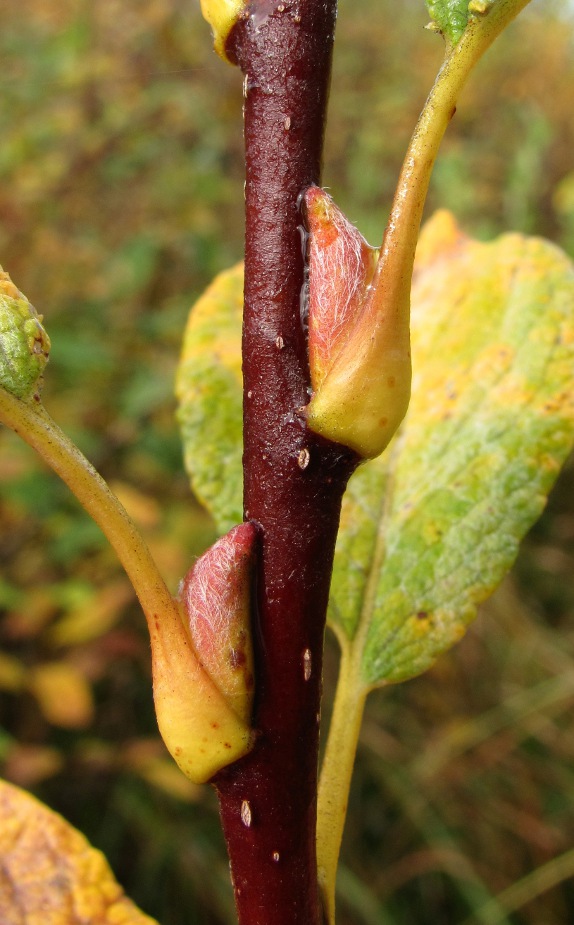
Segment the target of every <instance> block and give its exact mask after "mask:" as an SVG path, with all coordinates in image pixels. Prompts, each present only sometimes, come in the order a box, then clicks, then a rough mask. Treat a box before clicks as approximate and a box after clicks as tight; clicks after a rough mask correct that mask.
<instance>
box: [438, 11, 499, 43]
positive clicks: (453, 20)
mask: <svg viewBox="0 0 574 925" xmlns="http://www.w3.org/2000/svg"><path fill="white" fill-rule="evenodd" d="M425 2H426V5H427V9H428V11H429V13H430V16H431V18H432V20H431V23H430V24H429V28H430V29H432V30H433V31H435V32H440V33H442V35H444V37H445V38H446V40H447V42H448V44H449V45H451V46H454V45H456V44H457V43H458V42H459V40H460V39H461V37H462V34H463V32H464V30H465V29H466V27H467V25H468V23H469V22H470V21H471V20H472V19H474V18H477V17H480V16H484V15H485V14H486V13H488V12H489V11H490V9H491V8H492V7H493V6H494V4H495V3H496V2H497V0H470V3H469V0H425Z"/></svg>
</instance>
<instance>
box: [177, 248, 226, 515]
mask: <svg viewBox="0 0 574 925" xmlns="http://www.w3.org/2000/svg"><path fill="white" fill-rule="evenodd" d="M242 312H243V264H242V263H239V264H237V265H236V266H234V267H232V268H231V269H230V270H225V271H224V272H223V273H220V274H219V275H218V276H216V278H215V279H214V281H213V282H212V283H211V285H210V286H209V288H208V289H207V290H206V291H205V293H204V294H203V295H202V296H201V297H200V298H199V300H198V301H197V302H196V304H195V305H194V306H193V308H192V310H191V313H190V315H189V320H188V324H187V329H186V333H185V338H184V344H183V352H182V356H181V361H180V365H179V369H178V373H177V382H176V392H177V397H178V400H179V411H178V418H179V423H180V427H181V433H182V439H183V446H184V457H185V464H186V468H187V471H188V473H189V475H190V478H191V484H192V488H193V490H194V492H195V494H196V495H197V497H198V498H199V500H200V501H201V502H202V503H203V504H204V505H205V507H206V508H207V510H208V511H209V512H210V513H211V514H212V516H213V518H214V520H215V523H216V526H217V528H218V530H219V531H220V532H221V533H227V531H228V530H230V529H231V527H233V526H234V525H235V524H237V523H241V521H242V520H243V512H242V496H243V473H242V467H241V455H242V450H243V441H242V375H241V319H242Z"/></svg>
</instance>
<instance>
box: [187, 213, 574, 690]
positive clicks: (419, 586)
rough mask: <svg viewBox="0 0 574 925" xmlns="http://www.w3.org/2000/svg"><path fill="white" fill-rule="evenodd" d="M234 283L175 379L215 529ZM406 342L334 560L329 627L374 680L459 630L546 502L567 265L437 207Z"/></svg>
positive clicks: (567, 439) (233, 467) (558, 407)
mask: <svg viewBox="0 0 574 925" xmlns="http://www.w3.org/2000/svg"><path fill="white" fill-rule="evenodd" d="M241 291H242V282H241V271H240V268H239V267H236V268H234V269H233V270H232V271H228V273H227V274H221V276H219V277H218V278H217V279H216V280H215V282H214V283H213V285H212V287H210V289H209V290H208V292H207V293H206V295H205V296H204V297H203V298H202V299H201V300H200V302H199V303H198V305H197V306H196V308H195V309H194V312H192V315H191V318H190V322H189V326H188V332H187V335H188V339H187V342H186V351H184V369H185V368H186V363H187V371H186V376H187V377H188V378H187V379H186V380H184V378H183V371H182V372H181V373H180V380H179V381H180V395H182V394H183V395H184V397H185V403H184V405H183V406H182V409H181V411H180V414H181V418H182V422H183V421H185V420H186V419H189V418H191V419H192V420H193V426H192V427H189V426H188V427H187V428H185V427H184V436H185V437H186V458H187V459H188V464H189V467H190V469H191V471H194V468H195V476H194V478H193V485H194V488H195V489H196V491H197V492H198V494H199V495H200V497H201V498H202V499H203V501H204V502H205V503H206V505H207V507H208V508H209V510H211V512H212V513H213V514H214V516H215V518H216V520H217V522H218V524H219V526H220V529H221V530H223V529H228V527H229V525H230V524H233V523H235V522H237V520H238V519H239V516H240V511H241V372H240V313H241ZM226 299H227V304H225V300H226ZM194 313H197V314H195V317H194ZM219 327H220V328H221V334H220V331H219V330H218V328H219ZM190 347H191V348H192V349H190ZM412 349H413V395H412V399H411V406H410V409H409V412H408V414H407V417H406V419H405V422H404V424H403V426H402V428H401V430H400V432H399V435H398V436H397V438H396V439H395V440H394V441H393V443H392V444H391V445H390V446H389V448H388V450H387V451H386V452H385V453H384V454H383V455H382V456H381V457H379V458H378V459H376V460H373V461H372V462H369V463H367V464H365V465H363V466H361V468H360V469H359V470H358V472H357V473H356V474H355V475H354V476H353V478H352V479H351V482H350V484H349V488H348V490H347V493H346V495H345V499H344V501H343V509H342V515H341V526H340V530H339V537H338V540H337V549H336V554H335V568H334V573H333V584H332V588H331V600H330V612H329V620H330V623H331V625H332V626H333V628H334V629H335V630H336V632H337V634H338V635H339V637H340V638H341V639H342V640H343V641H345V642H346V643H347V644H348V643H351V644H352V645H353V646H354V647H355V654H356V657H357V658H359V659H360V661H361V663H362V679H363V683H364V685H365V687H370V686H376V685H378V684H382V683H385V682H396V681H400V680H403V679H406V678H408V677H412V676H413V675H416V674H418V673H420V672H422V671H424V670H426V668H428V667H430V665H432V664H433V662H434V661H435V659H436V658H437V657H438V655H439V654H440V653H442V652H444V651H446V650H447V649H448V648H449V647H450V646H451V645H452V644H453V643H454V642H456V641H457V640H458V639H460V638H461V636H462V635H463V634H464V632H465V629H466V627H467V626H468V624H469V623H470V622H471V620H472V619H473V617H474V616H475V613H476V607H477V605H478V604H479V603H480V602H481V601H483V600H484V599H485V598H487V597H488V596H489V594H490V593H491V592H492V591H493V590H494V588H495V587H496V586H497V584H498V583H499V582H500V580H501V579H502V577H503V576H504V574H505V573H506V572H507V571H508V569H509V568H510V566H511V565H512V563H513V561H514V559H515V557H516V554H517V550H518V545H519V542H520V540H521V538H522V537H523V536H524V534H525V533H526V531H527V530H528V529H529V527H530V526H531V525H532V524H533V523H534V521H535V520H536V519H537V517H538V516H539V515H540V513H541V511H542V509H543V507H544V504H545V500H546V496H547V494H548V491H549V490H550V488H551V487H552V484H553V482H554V480H555V478H556V476H557V475H558V472H559V470H560V467H561V465H562V463H563V462H564V460H565V458H566V456H567V454H568V452H569V450H570V449H571V447H572V444H573V442H574V390H573V387H572V381H573V371H574V270H573V268H572V264H571V263H570V261H569V260H568V258H567V257H566V256H565V255H564V254H563V253H562V252H561V251H560V250H558V249H557V248H556V247H554V246H553V245H552V244H549V243H548V242H545V241H542V240H540V239H536V238H527V237H524V236H521V235H516V234H507V235H503V236H502V237H501V238H499V239H497V240H496V241H493V242H491V243H486V244H485V243H481V242H477V241H472V240H470V239H468V238H466V237H465V236H464V235H462V233H461V232H460V231H459V229H458V228H457V227H456V225H455V223H454V220H453V219H452V217H451V216H450V215H449V214H448V213H444V212H441V213H437V215H436V216H435V217H434V218H433V219H432V220H431V222H429V223H428V224H427V226H426V228H425V229H424V230H423V233H422V236H421V240H420V241H419V246H418V250H417V260H416V265H415V278H414V285H413V293H412ZM194 357H196V358H197V362H196V364H194V362H193V358H194ZM194 369H196V370H197V371H196V372H195V373H194V372H193V370H194ZM210 370H211V373H210ZM189 377H192V383H193V384H192V385H190V378H189ZM184 381H186V382H187V386H186V389H185V390H184V388H183V387H182V382H184ZM192 400H193V401H195V402H196V407H195V408H191V402H192ZM204 416H206V417H207V420H205V419H204ZM219 447H221V449H222V453H223V459H221V460H218V449H219Z"/></svg>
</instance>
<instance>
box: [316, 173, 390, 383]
mask: <svg viewBox="0 0 574 925" xmlns="http://www.w3.org/2000/svg"><path fill="white" fill-rule="evenodd" d="M305 210H306V217H307V225H308V228H309V253H308V260H309V366H310V371H311V385H312V386H313V388H314V389H318V388H319V386H320V385H321V383H322V382H323V379H324V378H325V376H326V374H327V372H328V371H329V369H330V367H331V366H332V363H333V358H334V356H335V355H336V354H337V351H338V350H339V348H340V347H341V344H342V343H343V342H344V341H345V338H346V336H347V334H348V332H349V330H350V328H352V326H353V324H354V323H355V319H356V317H357V315H358V313H359V310H360V308H361V305H362V303H363V300H364V297H365V292H366V290H367V287H368V285H369V283H370V282H371V280H372V278H373V273H374V272H375V267H376V265H377V259H378V256H379V252H378V250H377V249H376V248H375V247H370V245H369V244H367V242H366V241H365V239H364V237H363V236H362V234H361V233H360V232H359V231H358V229H357V228H355V226H354V225H352V224H351V223H350V221H349V220H348V219H347V218H346V216H345V215H343V213H342V212H341V210H340V209H339V207H338V206H337V205H336V204H335V203H334V202H333V200H332V199H331V197H330V196H329V195H328V193H326V192H325V191H324V190H322V189H320V188H319V187H317V186H311V187H310V188H309V189H308V190H307V191H306V193H305Z"/></svg>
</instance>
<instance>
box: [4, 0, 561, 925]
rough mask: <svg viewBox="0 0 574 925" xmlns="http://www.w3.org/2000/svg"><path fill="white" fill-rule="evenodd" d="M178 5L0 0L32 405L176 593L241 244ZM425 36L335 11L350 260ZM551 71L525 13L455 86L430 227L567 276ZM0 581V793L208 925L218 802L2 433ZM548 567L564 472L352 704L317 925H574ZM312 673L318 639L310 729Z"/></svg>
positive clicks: (383, 183) (75, 534)
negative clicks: (232, 269)
mask: <svg viewBox="0 0 574 925" xmlns="http://www.w3.org/2000/svg"><path fill="white" fill-rule="evenodd" d="M197 6H198V5H194V4H193V3H189V2H187V0H186V2H185V3H184V2H181V0H138V2H137V3H136V2H135V0H105V2H101V3H92V2H89V0H81V2H78V0H48V2H47V0H19V2H16V0H4V3H3V4H2V11H1V13H0V22H1V25H2V28H1V29H0V59H1V60H2V71H1V74H0V262H1V263H2V264H3V266H4V267H5V269H7V270H8V271H9V272H10V274H11V275H12V278H13V279H14V280H15V282H16V284H17V285H18V286H19V287H20V288H21V289H22V290H23V291H24V292H25V293H26V295H27V296H28V297H29V298H30V300H31V301H32V303H33V304H34V305H35V306H36V308H37V309H38V311H40V312H42V313H43V314H44V316H45V322H46V326H47V329H48V331H49V334H50V336H51V339H52V345H53V346H52V359H51V363H50V365H49V367H48V371H47V376H46V387H45V403H46V405H47V407H48V409H49V410H50V412H51V413H52V414H53V416H54V417H55V418H56V420H57V421H58V422H59V423H60V424H61V425H62V426H63V427H64V429H66V430H68V432H69V433H70V434H71V436H72V437H73V438H74V439H75V440H76V441H77V442H78V443H79V445H80V446H81V447H82V449H83V450H84V451H85V452H86V453H87V455H88V456H89V457H90V458H91V459H92V461H93V462H94V463H95V464H96V465H97V466H98V468H99V469H100V470H101V471H102V472H103V474H104V475H105V476H106V478H107V479H108V480H109V481H111V482H112V484H114V487H116V488H118V491H119V493H120V494H121V495H122V497H123V499H124V500H125V502H126V504H127V506H128V507H129V508H130V509H131V510H132V512H133V515H134V517H135V519H136V520H138V521H139V523H140V524H141V526H142V529H143V530H144V532H145V534H146V536H147V538H148V540H149V543H150V545H151V546H152V548H153V550H154V552H155V554H156V556H157V558H158V559H159V560H160V562H161V565H162V568H163V570H164V572H165V574H166V576H167V577H168V579H169V581H170V584H171V586H172V587H174V588H175V587H176V586H177V582H178V580H179V578H180V577H181V576H182V574H183V573H184V572H185V570H186V569H187V568H188V566H189V564H190V562H191V561H192V559H193V556H194V555H196V554H197V553H198V552H199V551H200V550H201V549H202V548H204V547H205V546H206V545H207V544H208V542H210V540H211V539H212V536H213V529H212V527H211V525H210V523H209V521H208V520H207V518H206V517H205V515H203V514H202V512H201V511H200V510H199V508H198V507H197V506H196V505H195V504H194V503H193V501H192V500H191V499H190V496H189V490H188V485H187V479H186V477H185V475H184V472H183V465H182V460H181V450H180V445H179V436H178V433H177V429H176V426H175V420H174V407H175V405H174V400H173V398H172V390H173V377H174V372H175V365H176V362H177V355H178V350H179V345H180V340H181V335H182V332H183V328H184V324H185V318H186V314H187V309H188V306H189V305H190V304H191V302H192V301H193V300H194V299H195V298H196V297H197V295H198V294H199V293H200V292H201V291H202V290H203V289H204V287H205V286H206V284H207V283H208V282H209V281H210V279H211V278H212V277H213V275H214V274H215V273H216V272H217V271H218V270H220V269H222V268H223V267H225V266H228V265H230V264H231V263H233V262H234V261H236V260H237V259H239V258H240V256H241V250H242V223H243V218H242V209H243V167H242V157H241V156H242V137H241V122H240V112H241V79H240V75H239V74H238V73H237V71H235V70H234V69H232V68H230V67H228V66H225V65H224V64H223V63H222V62H220V61H219V60H218V59H217V58H216V57H215V55H214V54H213V52H212V51H211V45H210V41H209V32H208V28H207V26H206V25H205V24H204V23H203V21H202V19H201V17H200V15H199V10H198V9H197ZM426 19H427V17H426V14H425V10H424V4H423V3H422V0H421V2H418V0H409V2H406V0H405V2H404V3H402V4H396V3H392V2H391V0H384V2H383V0H353V2H351V0H341V2H340V11H339V23H338V39H337V46H336V54H335V70H334V76H333V84H332V94H331V112H330V121H329V125H328V130H327V144H326V158H325V172H324V182H325V183H326V184H327V185H328V186H329V188H330V191H331V192H332V194H333V196H334V197H335V199H336V200H337V202H338V203H339V205H340V206H341V207H342V208H343V209H344V211H345V212H346V213H347V214H348V215H349V217H350V218H351V219H352V220H353V221H355V222H356V223H357V224H358V225H359V227H360V228H361V230H362V231H363V232H364V233H365V235H366V236H367V237H368V238H369V240H370V241H371V242H372V243H377V242H378V240H379V239H380V237H381V233H382V227H383V224H384V215H385V209H386V208H387V207H388V204H389V201H390V197H391V195H392V191H393V187H394V183H395V179H396V176H397V171H398V167H399V165H400V161H401V158H402V153H403V151H404V148H405V146H406V143H407V140H408V136H409V134H410V132H411V130H412V127H413V125H414V122H415V120H416V117H417V115H418V112H419V110H420V108H421V105H422V103H423V101H424V98H425V96H426V93H427V92H428V88H429V87H430V83H431V81H432V79H433V77H434V73H435V71H436V68H437V66H438V63H439V61H440V56H441V42H440V39H439V38H437V37H436V36H433V35H431V34H429V33H428V32H425V31H424V30H423V26H424V25H425V22H426ZM573 78H574V24H573V22H572V18H571V17H570V16H569V14H568V6H567V4H566V2H565V0H564V2H558V0H556V2H554V3H552V0H544V2H535V3H534V4H533V6H532V9H531V10H527V12H526V13H525V14H523V15H522V17H521V19H520V21H519V22H517V23H516V24H515V25H514V27H513V28H512V29H511V30H510V31H509V32H508V34H506V35H504V36H503V37H502V38H501V39H500V40H499V41H498V43H497V45H496V46H495V48H494V49H492V50H491V52H490V53H489V54H488V55H487V57H486V59H485V60H484V61H483V62H482V63H481V65H480V67H479V70H478V72H477V74H476V75H475V77H474V79H473V81H472V82H471V85H470V86H469V88H468V89H467V91H466V92H465V95H464V98H463V99H462V100H461V104H460V106H459V111H458V114H457V116H456V118H455V119H454V121H453V123H452V125H451V128H450V129H449V133H448V135H447V139H446V141H445V144H444V147H443V151H442V155H441V157H440V159H439V163H438V166H437V169H436V173H435V177H434V181H433V186H432V189H431V194H430V201H429V211H431V210H432V209H434V208H435V207H437V206H439V205H440V206H446V207H448V208H450V209H452V210H453V211H454V212H455V214H456V215H457V218H458V219H459V221H460V223H461V224H462V226H463V228H464V229H465V230H466V231H468V232H469V233H471V234H476V235H478V236H479V237H484V238H488V237H491V236H493V235H494V234H496V233H498V232H500V231H502V230H504V229H507V228H512V229H514V230H521V231H527V232H529V233H536V234H543V235H545V236H548V237H550V238H551V239H553V240H555V241H557V242H558V243H560V244H561V245H562V246H563V247H564V248H565V249H566V250H568V251H569V253H570V254H571V255H572V256H574V160H573V157H572V151H573V150H574V120H573V119H572V102H571V101H572V90H571V88H572V85H573ZM0 563H1V564H0V650H1V652H2V655H1V656H0V724H1V727H2V731H1V732H0V762H1V765H2V767H1V768H0V770H1V771H2V773H3V775H4V776H5V777H7V778H9V779H10V780H13V781H15V782H17V783H20V784H22V785H24V786H27V787H29V788H31V789H32V790H34V792H36V793H37V794H38V795H39V796H41V797H42V798H43V799H45V800H46V801H47V802H48V803H49V804H50V805H51V806H53V807H55V808H57V809H59V810H60V811H61V812H63V813H64V814H65V815H66V816H67V817H68V818H69V819H70V820H71V821H72V822H73V823H74V824H76V825H78V826H79V827H80V828H82V830H83V831H85V832H86V834H87V835H88V837H89V838H90V839H91V840H92V842H93V843H94V844H96V845H98V846H99V847H101V848H102V849H103V850H104V851H105V852H106V853H107V855H108V857H109V858H110V861H111V863H112V865H113V867H114V869H115V871H116V873H117V874H118V876H119V878H120V880H121V881H122V883H123V885H124V886H125V887H126V889H127V891H128V892H129V893H130V895H131V896H132V897H133V898H134V899H135V900H136V901H137V902H138V903H139V904H140V905H141V906H142V908H143V909H145V911H147V912H149V913H150V914H152V915H154V916H155V917H157V918H158V919H159V920H160V921H161V922H162V923H163V925H196V923H198V925H199V923H202V925H203V923H209V925H219V923H225V922H232V921H233V913H232V910H231V897H230V889H229V887H228V885H227V879H228V873H227V862H226V859H225V855H224V850H223V845H222V840H221V836H220V834H219V829H218V820H217V815H216V808H215V803H214V799H213V796H212V794H211V792H210V791H209V789H207V788H204V789H203V790H201V791H199V790H196V789H194V788H192V787H191V786H188V785H187V783H186V782H185V781H183V779H182V778H181V777H180V776H178V772H175V769H174V768H172V766H171V765H170V764H169V763H168V761H167V760H166V758H165V752H164V750H163V746H162V745H161V743H160V742H159V741H158V739H157V734H156V730H155V722H154V717H153V712H152V707H151V696H150V689H149V653H148V641H147V639H146V634H145V627H144V622H143V619H142V617H141V615H140V613H139V610H138V608H137V606H136V604H135V603H134V601H133V599H132V597H131V595H130V592H129V588H128V587H127V583H126V581H125V579H124V578H123V575H122V573H121V571H120V569H119V566H118V565H117V563H116V561H115V558H114V556H113V554H112V553H111V552H110V551H109V549H108V548H107V547H106V544H105V542H104V540H103V538H102V537H101V535H100V534H99V531H98V530H97V528H96V527H94V526H92V525H91V523H90V522H89V521H87V519H86V518H85V517H84V516H83V515H82V514H81V513H80V512H79V511H78V509H77V506H76V504H75V502H74V501H73V500H72V499H71V498H70V496H69V495H68V493H67V490H66V489H65V488H64V487H63V486H61V485H59V484H58V482H57V481H56V480H55V479H54V478H53V477H52V476H51V475H50V474H48V473H47V472H46V471H45V470H44V469H43V468H42V467H41V465H40V464H39V463H37V462H36V460H35V459H34V457H33V455H32V454H31V452H29V451H28V450H27V448H26V447H24V446H23V445H21V444H20V443H19V442H18V441H17V440H16V438H14V437H13V435H12V434H7V433H2V434H0ZM573 566H574V492H573V484H572V468H571V467H570V468H567V469H566V471H565V473H564V474H563V476H562V478H561V480H560V482H559V484H558V486H557V489H556V490H555V492H554V494H553V496H552V498H551V501H550V504H549V506H548V509H547V511H546V513H545V515H544V517H543V519H542V521H541V522H540V523H539V525H538V526H537V527H536V528H535V529H534V531H533V532H532V533H531V534H530V536H529V538H528V540H527V542H526V543H525V545H524V549H523V552H522V555H521V558H520V559H519V562H518V564H517V566H516V568H515V570H514V572H513V574H512V576H511V577H510V579H509V580H508V581H507V582H506V583H505V585H504V586H503V587H502V589H501V590H500V591H499V592H498V593H497V595H496V596H495V597H494V598H493V600H492V601H491V602H490V603H489V604H488V605H487V606H486V607H485V608H484V609H483V613H482V617H481V618H480V619H479V620H478V621H477V623H476V624H475V626H474V627H473V628H472V629H471V631H470V632H469V633H468V636H467V637H466V639H465V640H464V642H463V643H462V644H461V645H460V646H459V647H458V648H457V649H455V650H454V651H453V652H452V653H451V654H449V655H448V656H447V657H445V658H443V659H442V660H441V661H440V662H439V663H438V665H437V666H436V667H435V668H434V669H433V670H432V671H431V672H430V673H429V674H428V675H426V676H423V677H422V678H420V679H417V680H416V681H414V682H411V683H408V684H406V685H403V686H400V687H397V688H394V689H391V690H388V691H386V692H381V693H379V694H377V695H375V696H374V697H373V699H372V702H371V704H370V709H369V713H368V716H367V720H366V723H365V727H364V733H363V737H362V750H361V754H360V757H359V762H358V767H357V774H356V782H355V783H356V786H355V788H354V791H353V794H352V798H351V805H350V814H349V822H348V826H347V834H346V843H345V846H344V852H343V862H342V868H341V878H340V898H339V903H340V921H341V925H362V923H366V925H370V923H373V925H375V923H376V925H379V923H381V925H385V923H386V922H396V923H397V925H398V923H401V925H403V923H405V922H411V921H412V922H417V925H425V923H427V922H428V923H431V922H433V923H436V922H437V921H440V922H441V923H445V925H462V923H463V922H465V921H467V922H468V923H470V922H481V923H489V925H492V923H494V922H502V923H507V925H508V923H512V925H515V923H516V925H539V923H541V922H544V925H562V923H564V925H565V923H567V922H570V921H572V916H573V913H574V888H573V887H572V875H573V874H574V869H573V867H574V863H573V861H572V859H571V856H569V855H568V854H567V852H568V851H569V849H570V848H571V846H572V835H573V833H574V773H573V770H572V768H573V766H574V762H573V758H574V728H573V724H572V719H571V715H572V709H571V707H572V702H573V700H574V587H573V582H572V578H571V576H572V574H574V568H573ZM335 663H336V654H335V649H334V647H332V646H330V647H329V650H328V659H327V677H326V688H327V698H326V699H327V705H326V713H328V697H329V692H330V690H331V689H332V684H333V678H334V675H335ZM62 679H64V680H62ZM63 683H65V684H67V685H68V686H67V687H66V688H65V690H66V691H71V692H72V693H71V695H66V696H63V695H62V690H64V688H62V687H59V686H58V685H62V684H63ZM58 691H60V694H59V696H58ZM174 772H175V773H174ZM569 857H570V861H569ZM568 864H570V867H569V866H568ZM532 871H534V874H532V873H531V872H532ZM553 883H554V885H552V884H553ZM513 885H514V886H513ZM544 886H546V887H548V886H551V888H550V889H545V890H543V889H542V887H544ZM509 888H511V889H512V890H513V891H514V892H511V893H509V892H508V890H509ZM496 897H499V900H498V901H495V898H496ZM489 902H490V903H491V905H490V906H489V905H488V903H489ZM514 908H516V911H512V910H513V909H514ZM505 910H508V911H505Z"/></svg>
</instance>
